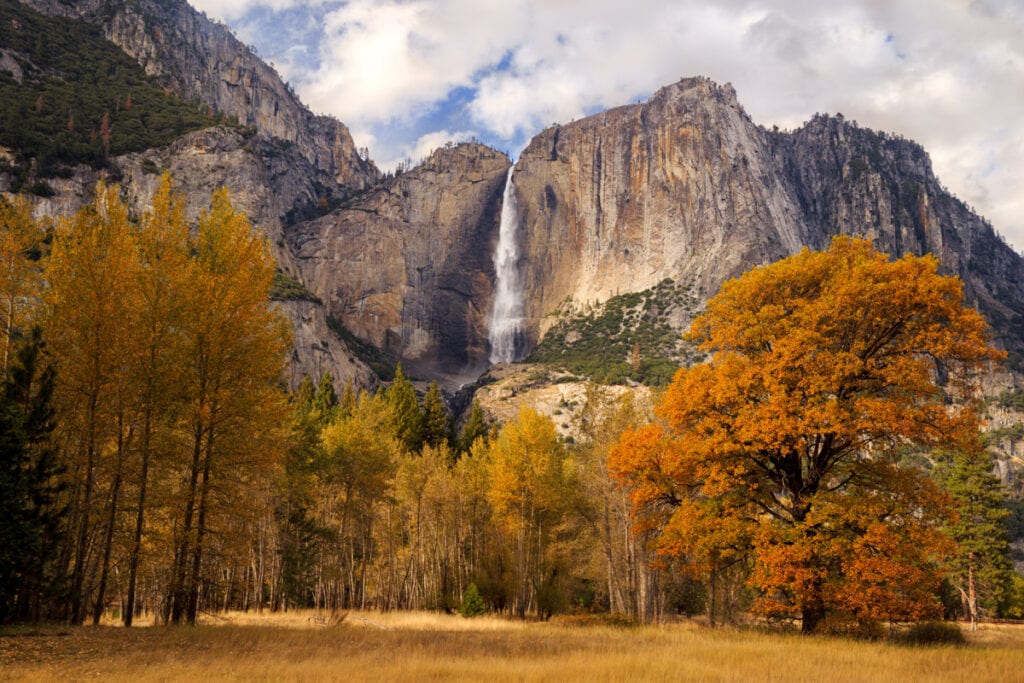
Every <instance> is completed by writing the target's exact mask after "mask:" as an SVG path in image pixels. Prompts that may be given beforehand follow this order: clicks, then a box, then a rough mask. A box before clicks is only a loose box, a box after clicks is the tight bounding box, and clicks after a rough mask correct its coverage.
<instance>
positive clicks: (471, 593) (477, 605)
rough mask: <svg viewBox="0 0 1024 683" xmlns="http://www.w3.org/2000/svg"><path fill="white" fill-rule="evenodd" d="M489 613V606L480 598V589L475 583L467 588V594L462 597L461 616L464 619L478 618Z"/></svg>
mask: <svg viewBox="0 0 1024 683" xmlns="http://www.w3.org/2000/svg"><path fill="white" fill-rule="evenodd" d="M486 613H487V605H486V604H484V599H483V598H482V597H481V596H480V589H479V588H477V587H476V584H475V583H471V584H469V585H468V586H466V592H465V593H463V595H462V605H461V606H460V607H459V614H461V615H462V616H464V617H478V616H480V615H481V614H486Z"/></svg>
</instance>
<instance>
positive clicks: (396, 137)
mask: <svg viewBox="0 0 1024 683" xmlns="http://www.w3.org/2000/svg"><path fill="white" fill-rule="evenodd" d="M190 2H191V3H192V5H193V6H195V7H196V8H198V9H200V10H202V11H204V12H206V14H207V15H208V16H210V17H211V18H214V19H218V20H221V21H223V22H224V23H226V24H227V25H228V26H230V27H231V28H232V30H233V31H234V32H235V34H236V35H237V36H238V37H239V38H240V39H241V40H242V41H243V42H245V43H246V44H249V45H251V46H253V47H254V48H255V49H256V51H257V53H258V54H259V55H260V56H261V57H262V58H263V59H264V60H265V61H268V62H270V63H272V64H273V65H274V67H275V68H276V69H277V71H278V73H280V74H281V76H282V78H284V79H285V80H286V81H288V82H289V83H291V85H292V86H293V87H294V88H295V90H296V92H297V93H298V94H299V96H300V98H301V99H302V100H303V101H304V102H305V103H306V104H307V105H309V107H310V108H311V109H312V110H313V111H315V112H317V113H322V114H330V115H332V116H335V117H337V118H338V119H340V120H341V121H342V122H343V123H345V124H346V125H347V126H348V127H349V129H350V130H351V131H352V135H353V137H354V138H355V142H356V145H357V146H359V147H366V148H368V149H369V152H370V157H371V158H372V159H373V160H374V161H375V162H376V163H377V165H378V166H379V167H381V168H382V169H383V170H389V169H393V168H394V167H395V166H396V164H398V163H399V162H402V161H404V160H411V161H412V162H413V163H415V162H417V161H419V160H420V159H422V158H424V157H426V156H427V155H428V154H429V153H430V151H431V150H433V149H434V148H436V147H439V146H441V145H443V144H444V143H446V142H448V141H451V142H459V141H463V140H469V139H473V138H476V139H478V140H480V141H481V142H484V143H485V144H488V145H491V146H492V147H495V148H497V149H499V150H502V151H505V152H508V153H509V154H510V155H511V156H512V157H513V158H515V157H516V156H518V154H519V152H520V151H521V150H522V148H523V147H524V146H525V145H526V143H527V142H528V141H529V139H530V138H531V137H532V136H533V135H534V134H536V133H537V132H539V131H540V130H541V129H543V128H544V127H546V126H548V125H551V124H552V123H564V122H568V121H571V120H573V119H578V118H581V117H583V116H586V115H589V114H592V113H594V112H597V111H601V110H603V109H607V108H610V107H614V106H619V105H622V104H629V103H633V102H638V101H643V100H646V99H647V98H648V97H649V96H650V95H651V94H652V93H653V92H654V91H656V90H657V89H658V88H660V87H662V86H664V85H668V84H670V83H674V82H676V81H678V80H679V79H680V78H683V77H689V76H707V77H709V78H711V79H713V80H715V81H717V82H718V83H722V84H724V83H731V84H732V85H733V87H734V88H735V89H736V92H737V95H738V97H739V100H740V102H741V104H742V105H743V107H744V109H746V111H747V113H748V114H749V115H750V116H751V118H752V119H753V120H754V122H755V123H758V124H760V125H763V126H766V127H771V126H773V125H777V126H779V127H780V128H783V129H792V128H796V127H799V126H800V125H801V124H802V123H803V122H805V121H807V120H809V119H810V118H811V117H812V116H813V115H814V114H815V113H818V112H821V113H827V114H835V113H842V114H843V115H844V116H845V117H846V118H847V119H852V120H855V121H857V122H858V124H859V125H861V126H865V127H869V128H873V129H876V130H883V131H887V132H890V133H896V134H900V135H902V136H904V137H906V138H910V139H912V140H915V141H917V142H919V143H920V144H922V145H923V146H924V148H925V149H926V150H927V151H928V153H929V154H930V156H931V159H932V162H933V166H934V168H935V172H936V175H937V176H938V177H939V180H940V181H941V182H942V183H943V184H944V185H945V186H946V187H947V188H949V189H950V190H951V191H952V192H953V193H954V194H956V195H957V196H958V197H960V198H961V199H962V200H964V201H965V202H967V203H968V204H969V205H971V206H972V207H973V208H974V209H975V210H976V211H977V212H978V213H980V214H981V215H983V216H985V217H986V218H988V219H989V220H990V221H991V222H992V224H993V226H994V227H995V229H996V231H997V232H999V233H1000V234H1001V235H1003V236H1004V237H1005V238H1006V240H1007V241H1008V242H1009V243H1010V244H1011V245H1013V246H1014V247H1015V248H1016V249H1017V250H1018V251H1019V252H1024V0H828V1H820V0H817V1H816V0H717V1H714V2H709V1H704V2H699V1H696V0H674V1H669V0H630V1H629V2H624V1H622V0H502V1H498V0H347V1H342V0H190Z"/></svg>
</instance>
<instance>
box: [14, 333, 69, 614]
mask: <svg viewBox="0 0 1024 683" xmlns="http://www.w3.org/2000/svg"><path fill="white" fill-rule="evenodd" d="M43 348H44V345H43V342H42V335H41V333H40V331H39V329H38V328H36V329H34V330H33V331H32V335H31V338H30V341H29V343H27V344H26V345H25V346H24V347H22V349H21V350H20V351H19V353H18V356H17V360H16V363H14V364H13V365H12V366H11V367H10V372H9V375H8V378H7V380H6V382H5V383H4V387H3V391H0V519H2V520H4V523H3V524H0V623H2V622H4V621H8V620H11V619H15V620H18V621H26V620H35V619H39V618H40V617H41V616H44V615H45V614H46V613H47V612H48V607H49V604H48V599H49V598H50V597H53V594H54V593H55V591H56V583H57V579H58V576H57V572H56V569H55V567H54V566H53V559H54V551H55V549H56V548H57V545H58V541H59V537H60V534H61V532H62V529H63V522H64V510H63V509H62V508H61V507H59V505H58V496H59V495H60V493H61V491H62V490H63V489H62V486H61V485H60V484H59V483H58V477H59V476H60V474H62V468H61V467H60V463H59V461H58V459H57V452H56V451H55V450H54V449H53V448H52V447H51V445H50V434H51V432H52V431H53V427H54V421H53V408H52V406H51V404H50V399H51V396H52V394H53V387H54V376H55V373H54V370H53V367H52V366H47V367H45V368H43V367H42V354H43Z"/></svg>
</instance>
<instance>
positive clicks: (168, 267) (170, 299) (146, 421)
mask: <svg viewBox="0 0 1024 683" xmlns="http://www.w3.org/2000/svg"><path fill="white" fill-rule="evenodd" d="M137 240H138V249H139V258H140V267H139V269H138V270H137V271H136V279H135V281H134V282H133V283H131V287H132V288H133V290H134V293H135V294H136V296H133V297H132V301H133V302H134V303H135V305H136V308H135V310H134V311H133V312H132V313H133V315H132V317H133V319H134V325H133V326H132V345H133V347H134V348H135V351H136V353H135V356H134V358H135V363H134V364H133V366H132V377H131V380H132V386H133V390H134V400H135V402H136V404H137V414H138V432H139V434H138V449H137V453H138V461H137V467H138V469H137V480H136V486H137V496H136V505H135V523H134V529H133V531H132V536H131V543H130V546H129V551H128V588H127V596H126V599H125V608H124V614H123V615H122V618H123V621H124V625H125V626H131V625H132V621H133V619H134V616H135V610H136V586H137V582H138V570H139V562H140V559H141V553H142V541H143V534H144V531H145V519H146V509H147V506H148V505H149V503H150V501H149V500H148V498H147V493H148V490H149V483H150V470H151V464H152V460H153V457H154V454H155V453H158V452H161V451H162V452H163V453H164V454H168V451H169V444H168V442H169V441H172V439H173V437H172V434H171V433H170V430H171V428H172V427H173V420H174V417H175V413H177V412H178V404H179V403H180V402H181V400H182V398H183V397H182V395H181V377H180V371H181V368H182V367H183V366H184V365H185V357H184V355H183V341H184V340H183V338H182V335H181V329H182V326H183V324H184V315H185V312H186V306H185V305H186V302H187V300H188V297H187V292H188V289H189V287H190V286H191V285H190V282H189V280H188V277H189V275H190V263H189V231H188V224H187V222H186V220H185V211H184V199H183V198H182V197H180V196H177V195H176V194H175V193H174V192H173V189H172V184H171V178H170V176H169V175H168V174H164V176H163V178H162V179H161V181H160V187H159V189H158V190H157V192H156V194H155V195H154V197H153V201H152V205H151V207H150V209H149V211H147V212H146V214H145V215H144V216H143V218H142V221H141V224H140V226H139V229H138V237H137Z"/></svg>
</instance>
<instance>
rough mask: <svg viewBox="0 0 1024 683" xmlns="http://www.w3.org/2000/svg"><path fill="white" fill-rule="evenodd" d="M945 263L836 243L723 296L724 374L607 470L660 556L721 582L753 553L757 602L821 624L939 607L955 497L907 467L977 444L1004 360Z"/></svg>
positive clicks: (693, 375)
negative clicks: (975, 399) (979, 375)
mask: <svg viewBox="0 0 1024 683" xmlns="http://www.w3.org/2000/svg"><path fill="white" fill-rule="evenodd" d="M937 267H938V263H937V261H936V259H935V258H933V257H931V256H926V257H914V256H909V255H908V256H905V257H904V258H902V259H899V260H895V261H890V260H889V259H888V257H887V256H886V255H884V254H880V253H878V252H876V251H874V250H873V249H872V247H871V245H870V244H869V243H867V242H865V241H862V240H856V239H850V238H846V237H837V238H836V239H835V240H834V241H833V243H832V246H831V248H830V249H829V250H828V251H826V252H820V253H816V252H811V251H809V250H806V249H805V250H804V251H802V252H801V253H799V254H797V255H796V256H793V257H790V258H788V259H785V260H783V261H780V262H778V263H774V264H772V265H768V266H763V267H760V268H756V269H754V270H752V271H750V272H749V273H747V274H746V275H744V276H742V277H740V278H738V279H736V280H733V281H731V282H728V283H726V284H725V285H724V286H723V287H722V290H721V292H720V293H719V294H718V295H717V296H715V297H714V298H713V299H712V300H711V301H710V302H709V303H708V306H707V310H706V312H705V314H704V315H703V316H701V317H700V318H698V319H697V320H696V321H695V322H694V324H693V327H692V329H691V332H690V336H691V338H692V339H693V340H694V341H696V342H699V343H700V345H701V348H702V349H703V350H705V351H710V352H713V353H714V356H713V358H712V360H711V362H710V363H709V364H707V365H701V366H697V367H693V368H690V369H683V370H680V371H679V373H678V374H677V375H676V377H675V379H674V381H673V382H672V385H671V386H670V387H669V388H668V390H667V391H666V392H665V395H664V397H663V399H662V401H661V403H660V405H659V406H658V408H657V409H656V413H657V416H658V418H659V420H658V422H657V423H655V424H653V425H650V426H647V427H642V428H640V429H639V430H635V431H632V432H627V433H626V434H624V435H623V437H622V439H621V440H620V442H619V445H618V446H617V448H616V449H615V450H614V451H613V453H612V456H611V459H610V465H611V467H612V469H613V470H614V471H615V472H616V473H617V474H618V476H619V477H620V479H621V480H622V481H623V482H625V483H628V484H629V485H630V486H631V496H632V500H633V504H634V510H635V514H636V516H637V518H638V519H639V520H640V523H641V524H646V525H654V526H656V527H658V528H660V529H661V534H660V536H659V541H658V543H659V550H660V552H662V553H663V554H665V555H667V556H672V557H681V558H685V559H686V560H687V561H688V562H689V563H691V565H692V566H695V567H699V568H704V569H706V570H713V568H714V566H716V565H718V564H721V563H722V562H723V561H726V560H730V559H732V558H735V557H737V556H740V555H742V554H745V553H748V554H750V556H751V557H752V558H753V559H754V561H755V563H754V564H755V569H754V572H753V574H752V576H751V583H752V585H754V586H755V587H756V588H758V589H759V591H760V596H761V597H760V600H759V601H758V603H757V607H759V608H760V609H761V610H762V611H764V612H766V613H770V614H778V613H786V614H801V615H802V616H803V619H804V626H805V628H809V629H813V628H814V625H815V624H816V623H817V621H819V620H820V619H821V618H822V617H823V616H824V613H825V612H826V611H828V610H831V609H845V610H849V611H853V612H855V613H857V614H862V615H864V616H865V617H872V618H874V617H881V616H885V617H887V618H891V619H900V618H916V617H919V616H922V615H924V614H926V613H928V612H929V610H930V609H932V608H934V607H935V600H934V597H933V589H934V587H935V586H936V585H937V582H938V578H937V576H938V573H937V569H938V562H939V560H940V559H941V558H942V557H943V556H944V555H945V553H946V552H948V550H949V547H948V544H947V543H946V542H945V541H944V539H943V538H942V536H941V534H939V533H938V532H937V530H936V524H937V519H938V518H939V517H941V514H942V512H943V500H944V499H943V498H942V496H940V495H939V494H938V493H937V491H936V490H935V487H934V485H933V484H932V483H931V482H930V481H929V480H927V479H926V478H924V477H922V476H920V474H919V473H918V472H917V471H916V470H914V469H913V468H910V467H906V466H904V465H903V464H902V463H901V461H900V455H901V453H902V452H903V450H902V449H904V448H905V447H907V446H909V445H915V446H919V447H924V448H928V447H933V446H936V445H938V444H940V443H949V442H957V441H962V440H965V439H970V438H972V437H973V436H974V435H976V434H977V429H978V422H977V416H976V414H975V411H974V404H973V403H972V401H971V389H972V386H971V380H972V377H973V374H974V373H975V372H976V371H977V370H978V369H979V368H980V367H982V366H983V365H984V364H985V363H986V362H988V361H991V360H995V359H998V358H999V357H1000V354H999V353H998V352H996V351H995V350H993V349H992V348H990V347H989V346H988V345H987V342H986V330H985V323H984V320H983V319H982V318H981V316H980V315H979V314H978V313H977V312H976V311H974V310H973V309H970V308H968V307H966V306H964V305H963V302H962V292H961V285H960V282H959V280H957V279H955V278H950V277H944V276H941V275H939V274H938V272H937Z"/></svg>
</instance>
